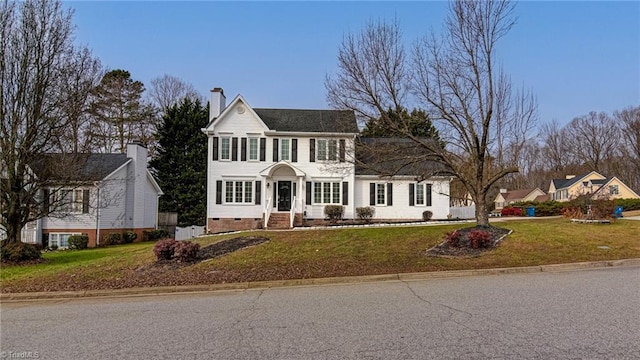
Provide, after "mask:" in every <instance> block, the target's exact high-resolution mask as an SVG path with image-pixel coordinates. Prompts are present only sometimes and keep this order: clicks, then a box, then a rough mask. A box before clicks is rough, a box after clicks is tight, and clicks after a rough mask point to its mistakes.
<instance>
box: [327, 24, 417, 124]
mask: <svg viewBox="0 0 640 360" xmlns="http://www.w3.org/2000/svg"><path fill="white" fill-rule="evenodd" d="M338 67H339V68H340V71H339V73H338V74H337V75H336V77H335V78H332V77H331V76H329V75H327V77H326V79H325V87H326V89H327V100H328V102H329V104H330V105H331V106H333V107H335V108H339V109H348V110H353V111H354V112H355V114H356V117H357V118H358V119H359V120H360V121H361V122H364V123H366V122H369V121H375V120H376V119H378V118H381V117H386V114H387V110H391V111H395V112H396V113H400V112H401V111H402V109H406V108H409V107H408V106H406V105H407V104H406V100H407V99H406V98H407V96H408V92H409V85H410V84H409V78H410V77H409V72H408V69H407V60H406V55H405V50H404V47H403V43H402V34H401V31H400V26H399V25H398V22H397V21H394V22H391V23H385V22H382V21H379V22H369V23H368V24H367V25H366V26H365V29H364V30H363V31H362V32H361V33H360V34H358V35H353V34H349V35H347V36H346V37H345V38H344V39H343V40H342V44H341V46H340V49H339V51H338ZM394 126H398V124H394Z"/></svg>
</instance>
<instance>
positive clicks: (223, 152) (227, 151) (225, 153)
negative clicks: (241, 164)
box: [220, 137, 231, 160]
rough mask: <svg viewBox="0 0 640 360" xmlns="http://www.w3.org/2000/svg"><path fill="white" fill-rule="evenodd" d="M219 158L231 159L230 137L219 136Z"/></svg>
mask: <svg viewBox="0 0 640 360" xmlns="http://www.w3.org/2000/svg"><path fill="white" fill-rule="evenodd" d="M220 160H231V138H230V137H223V138H220Z"/></svg>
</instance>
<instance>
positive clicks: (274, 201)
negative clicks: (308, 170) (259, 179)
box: [260, 161, 306, 229]
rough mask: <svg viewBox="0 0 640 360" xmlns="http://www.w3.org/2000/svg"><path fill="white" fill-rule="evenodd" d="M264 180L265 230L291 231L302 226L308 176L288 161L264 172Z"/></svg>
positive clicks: (261, 173)
mask: <svg viewBox="0 0 640 360" xmlns="http://www.w3.org/2000/svg"><path fill="white" fill-rule="evenodd" d="M260 175H262V176H263V178H264V182H263V183H264V186H265V189H264V194H265V202H264V204H265V207H264V212H263V214H264V219H263V220H264V228H266V229H290V228H292V227H294V226H296V225H298V226H299V225H301V224H302V218H303V213H304V203H303V202H302V199H303V197H302V196H300V195H299V194H301V193H303V191H302V189H303V187H304V184H305V182H304V179H305V176H306V174H305V173H304V172H302V171H301V170H299V169H298V168H296V167H294V166H293V165H291V164H290V163H288V162H286V161H281V162H279V163H277V164H274V165H272V166H269V167H268V168H266V169H264V170H262V171H261V172H260Z"/></svg>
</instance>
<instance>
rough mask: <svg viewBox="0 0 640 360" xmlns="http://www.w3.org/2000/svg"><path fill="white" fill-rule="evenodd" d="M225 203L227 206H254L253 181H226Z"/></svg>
mask: <svg viewBox="0 0 640 360" xmlns="http://www.w3.org/2000/svg"><path fill="white" fill-rule="evenodd" d="M224 201H225V203H227V204H252V203H253V181H225V187H224Z"/></svg>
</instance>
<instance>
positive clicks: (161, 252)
mask: <svg viewBox="0 0 640 360" xmlns="http://www.w3.org/2000/svg"><path fill="white" fill-rule="evenodd" d="M177 245H178V242H177V241H175V240H173V239H165V240H160V241H158V242H157V243H156V244H155V245H154V246H153V253H154V254H156V258H158V260H171V259H172V258H173V255H174V252H175V249H176V246H177Z"/></svg>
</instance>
